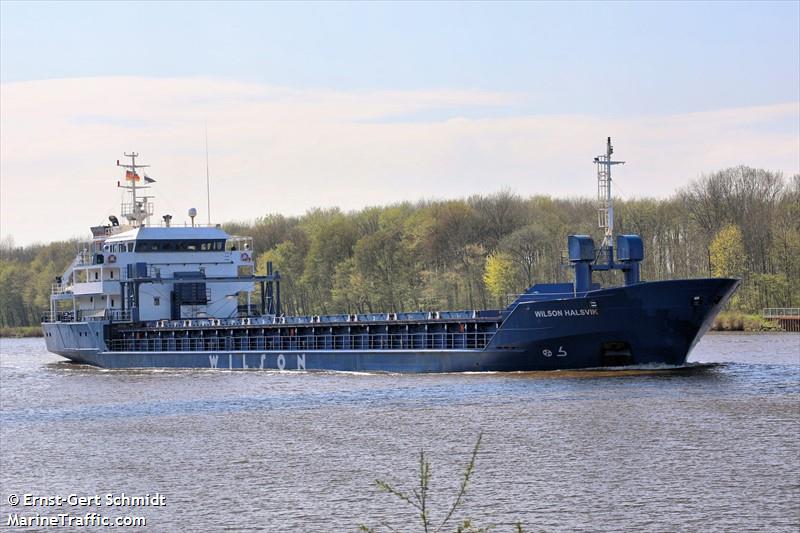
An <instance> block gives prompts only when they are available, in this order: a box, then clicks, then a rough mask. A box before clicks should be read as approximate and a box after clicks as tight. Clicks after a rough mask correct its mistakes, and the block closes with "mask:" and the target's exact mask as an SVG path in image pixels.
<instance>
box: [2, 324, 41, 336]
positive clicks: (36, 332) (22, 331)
mask: <svg viewBox="0 0 800 533" xmlns="http://www.w3.org/2000/svg"><path fill="white" fill-rule="evenodd" d="M2 337H11V338H19V337H44V334H43V333H42V327H41V326H18V327H14V328H0V338H2Z"/></svg>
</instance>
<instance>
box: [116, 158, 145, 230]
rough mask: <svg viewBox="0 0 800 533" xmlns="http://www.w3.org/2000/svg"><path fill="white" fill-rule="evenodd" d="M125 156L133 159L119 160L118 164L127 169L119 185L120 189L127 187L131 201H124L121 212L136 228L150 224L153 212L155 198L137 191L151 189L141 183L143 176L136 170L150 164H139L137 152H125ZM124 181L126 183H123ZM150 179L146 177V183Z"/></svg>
mask: <svg viewBox="0 0 800 533" xmlns="http://www.w3.org/2000/svg"><path fill="white" fill-rule="evenodd" d="M124 155H125V157H129V158H130V159H131V162H130V163H120V162H119V160H117V166H118V167H123V168H124V169H126V170H125V181H124V182H119V181H118V182H117V187H119V188H120V189H127V190H128V192H129V193H130V202H122V206H121V209H120V214H121V215H122V216H123V217H125V218H127V219H128V222H129V223H130V225H131V226H133V227H134V228H138V227H140V226H144V225H145V224H147V225H149V224H150V216H151V215H152V214H153V202H151V201H150V200H152V199H153V197H152V196H149V195H142V196H137V194H136V191H137V190H139V189H149V188H150V186H149V185H139V184H138V183H139V180H140V179H141V176H139V173H138V172H136V170H137V169H140V168H148V167H149V166H150V165H137V164H136V158H137V157H139V154H138V153H136V152H131V153H124ZM123 183H124V185H123ZM146 183H148V180H147V179H145V184H146Z"/></svg>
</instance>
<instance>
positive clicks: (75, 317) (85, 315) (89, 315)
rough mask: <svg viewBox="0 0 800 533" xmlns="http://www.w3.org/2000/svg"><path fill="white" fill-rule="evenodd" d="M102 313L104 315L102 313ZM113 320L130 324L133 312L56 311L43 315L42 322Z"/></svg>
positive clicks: (110, 310) (117, 310)
mask: <svg viewBox="0 0 800 533" xmlns="http://www.w3.org/2000/svg"><path fill="white" fill-rule="evenodd" d="M100 311H102V313H101V312H100ZM101 320H112V321H114V322H130V321H131V312H130V310H128V309H124V310H123V309H88V310H78V311H56V312H55V313H51V312H49V311H48V312H46V313H43V314H42V322H94V321H101Z"/></svg>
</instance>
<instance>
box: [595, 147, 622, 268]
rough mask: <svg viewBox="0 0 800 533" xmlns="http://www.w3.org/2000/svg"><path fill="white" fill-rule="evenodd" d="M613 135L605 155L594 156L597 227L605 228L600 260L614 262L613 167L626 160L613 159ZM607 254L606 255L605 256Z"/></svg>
mask: <svg viewBox="0 0 800 533" xmlns="http://www.w3.org/2000/svg"><path fill="white" fill-rule="evenodd" d="M613 153H614V147H613V146H611V137H609V138H608V140H607V142H606V153H605V155H599V156H597V157H595V158H594V163H595V165H596V166H597V227H598V228H600V229H602V230H604V233H603V243H602V244H601V245H600V253H599V256H598V261H601V260H602V259H606V262H607V263H608V264H611V263H613V262H614V201H613V198H612V197H611V167H612V166H614V165H624V164H625V161H612V159H611V154H613ZM604 255H605V257H603V256H604Z"/></svg>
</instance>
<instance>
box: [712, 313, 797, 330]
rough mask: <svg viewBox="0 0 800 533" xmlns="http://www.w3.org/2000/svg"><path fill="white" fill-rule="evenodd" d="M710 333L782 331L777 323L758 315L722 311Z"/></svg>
mask: <svg viewBox="0 0 800 533" xmlns="http://www.w3.org/2000/svg"><path fill="white" fill-rule="evenodd" d="M711 331H783V330H782V329H781V327H780V325H779V324H778V323H777V322H773V321H771V320H767V319H765V318H763V317H761V316H760V315H748V314H745V313H739V312H736V311H724V312H722V313H720V314H718V315H717V317H716V318H715V319H714V325H713V326H711Z"/></svg>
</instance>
